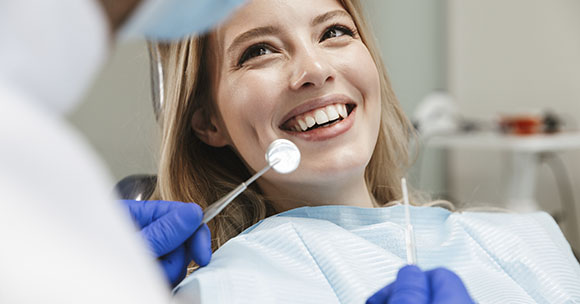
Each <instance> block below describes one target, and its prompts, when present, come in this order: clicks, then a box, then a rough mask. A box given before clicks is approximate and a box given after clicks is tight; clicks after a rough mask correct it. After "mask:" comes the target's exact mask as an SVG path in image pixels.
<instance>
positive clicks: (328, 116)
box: [291, 104, 348, 132]
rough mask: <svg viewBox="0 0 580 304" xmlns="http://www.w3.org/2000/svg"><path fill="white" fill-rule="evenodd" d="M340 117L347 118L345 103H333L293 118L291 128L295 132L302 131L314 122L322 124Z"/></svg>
mask: <svg viewBox="0 0 580 304" xmlns="http://www.w3.org/2000/svg"><path fill="white" fill-rule="evenodd" d="M340 117H342V118H347V117H348V112H347V109H346V105H345V104H334V105H329V106H326V107H324V108H321V109H318V110H315V111H314V113H313V112H310V113H309V114H306V115H303V116H302V117H301V118H297V119H296V120H295V124H294V126H292V127H291V129H292V130H295V131H296V132H303V131H306V130H308V129H309V128H311V127H312V126H314V125H315V124H318V125H323V124H325V123H327V122H329V121H333V120H337V119H339V118H340Z"/></svg>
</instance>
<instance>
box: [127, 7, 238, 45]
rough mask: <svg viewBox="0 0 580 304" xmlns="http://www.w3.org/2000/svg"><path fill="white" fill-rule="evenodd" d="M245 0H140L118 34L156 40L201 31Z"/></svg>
mask: <svg viewBox="0 0 580 304" xmlns="http://www.w3.org/2000/svg"><path fill="white" fill-rule="evenodd" d="M244 2H245V0H143V3H141V5H140V6H139V7H138V8H137V10H136V11H135V13H134V15H133V16H132V17H131V18H130V19H129V20H128V21H127V23H126V24H125V25H124V27H123V29H122V30H121V33H120V36H121V38H131V37H140V36H145V37H146V38H148V39H152V40H159V41H170V40H177V39H181V38H184V37H187V36H189V35H192V34H195V33H202V32H205V31H207V30H209V29H210V28H211V27H212V26H214V25H216V24H217V23H219V22H220V21H222V20H224V19H225V18H226V17H227V16H228V15H229V14H231V13H232V12H233V11H234V10H235V9H236V8H238V7H239V6H241V5H242V3H244Z"/></svg>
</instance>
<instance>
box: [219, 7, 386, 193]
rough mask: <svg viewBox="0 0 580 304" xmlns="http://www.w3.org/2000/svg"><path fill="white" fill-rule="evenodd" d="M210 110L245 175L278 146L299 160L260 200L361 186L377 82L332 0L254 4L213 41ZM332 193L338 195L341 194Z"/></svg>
mask: <svg viewBox="0 0 580 304" xmlns="http://www.w3.org/2000/svg"><path fill="white" fill-rule="evenodd" d="M214 43H215V44H216V45H215V46H216V47H215V49H216V50H217V58H218V62H217V67H216V68H217V74H216V75H217V83H216V84H215V88H214V89H215V92H214V93H215V94H214V96H215V102H216V103H217V108H218V111H219V116H220V117H219V120H220V123H219V125H221V128H225V132H224V134H225V135H224V138H226V141H227V142H228V144H229V145H231V146H232V147H233V148H234V149H235V150H236V151H237V152H238V154H239V155H240V156H241V157H242V158H243V160H244V161H245V162H246V164H247V165H248V166H249V167H250V168H251V170H252V171H258V170H260V169H261V168H263V167H264V166H265V165H266V161H265V159H264V153H265V151H266V149H267V148H268V146H269V145H270V143H271V142H272V141H273V140H275V139H278V138H286V139H289V140H291V141H292V142H294V143H295V144H296V145H297V146H298V148H299V149H300V152H301V154H302V160H301V163H300V166H299V167H298V169H297V170H296V171H295V172H293V173H291V174H287V175H280V174H277V173H275V172H273V171H270V172H268V173H267V174H266V175H265V176H264V177H262V179H260V180H259V182H260V186H261V187H262V190H263V191H264V192H265V193H266V194H274V193H275V192H276V189H277V190H278V192H281V189H284V191H286V193H287V191H289V190H292V189H293V190H298V191H300V190H301V189H302V190H304V189H312V187H313V186H314V187H316V186H330V185H334V186H336V187H341V185H342V184H345V183H352V182H360V181H361V179H362V180H364V171H365V167H366V165H367V164H368V162H369V160H370V158H371V156H372V153H373V150H374V147H375V143H376V140H377V136H378V130H379V125H380V112H381V111H380V84H379V76H378V72H377V69H376V66H375V64H374V61H373V59H372V58H371V55H370V53H369V51H368V49H367V48H366V46H365V44H363V42H362V41H361V39H360V37H359V35H358V34H357V29H356V27H355V24H354V22H353V20H352V18H351V17H350V15H349V14H348V13H347V12H346V10H345V9H344V8H343V7H342V6H341V5H340V3H338V2H337V1H336V0H317V1H311V0H254V1H251V2H250V3H248V5H246V6H244V7H243V8H242V9H241V10H239V11H237V12H236V13H235V15H234V16H233V18H232V19H230V20H229V21H228V22H227V23H226V24H224V25H223V26H221V27H220V28H219V29H218V30H217V32H216V33H215V35H214ZM339 189H340V188H339Z"/></svg>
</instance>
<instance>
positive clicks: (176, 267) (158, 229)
mask: <svg viewBox="0 0 580 304" xmlns="http://www.w3.org/2000/svg"><path fill="white" fill-rule="evenodd" d="M122 203H123V204H124V205H125V206H126V207H127V208H128V209H129V212H130V214H131V217H132V218H133V221H134V222H135V223H136V224H137V225H138V226H139V228H140V229H141V235H142V236H143V237H144V238H145V240H146V241H147V244H148V245H149V247H150V249H151V250H152V252H153V253H154V255H155V256H156V257H157V258H158V259H159V261H160V264H161V266H162V267H163V270H164V272H165V275H166V277H167V279H168V280H169V282H170V283H171V285H172V286H175V285H177V284H178V283H179V282H180V281H181V280H182V279H183V278H184V277H185V274H186V271H187V265H188V264H189V262H190V261H191V260H193V261H195V262H196V263H197V264H198V265H200V266H205V265H207V264H208V263H209V261H210V259H211V254H212V252H211V234H210V231H209V228H208V227H207V225H206V224H203V225H201V226H200V223H201V220H202V218H203V212H202V210H201V208H200V207H199V206H198V205H197V204H194V203H181V202H169V201H132V200H123V201H122Z"/></svg>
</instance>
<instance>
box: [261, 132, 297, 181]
mask: <svg viewBox="0 0 580 304" xmlns="http://www.w3.org/2000/svg"><path fill="white" fill-rule="evenodd" d="M266 161H268V164H270V165H271V166H272V169H274V170H276V172H278V173H281V174H287V173H290V172H292V171H294V170H296V168H298V165H299V164H300V150H298V147H296V145H295V144H294V143H293V142H291V141H289V140H287V139H276V140H275V141H273V142H272V143H271V144H270V146H269V147H268V151H266Z"/></svg>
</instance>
